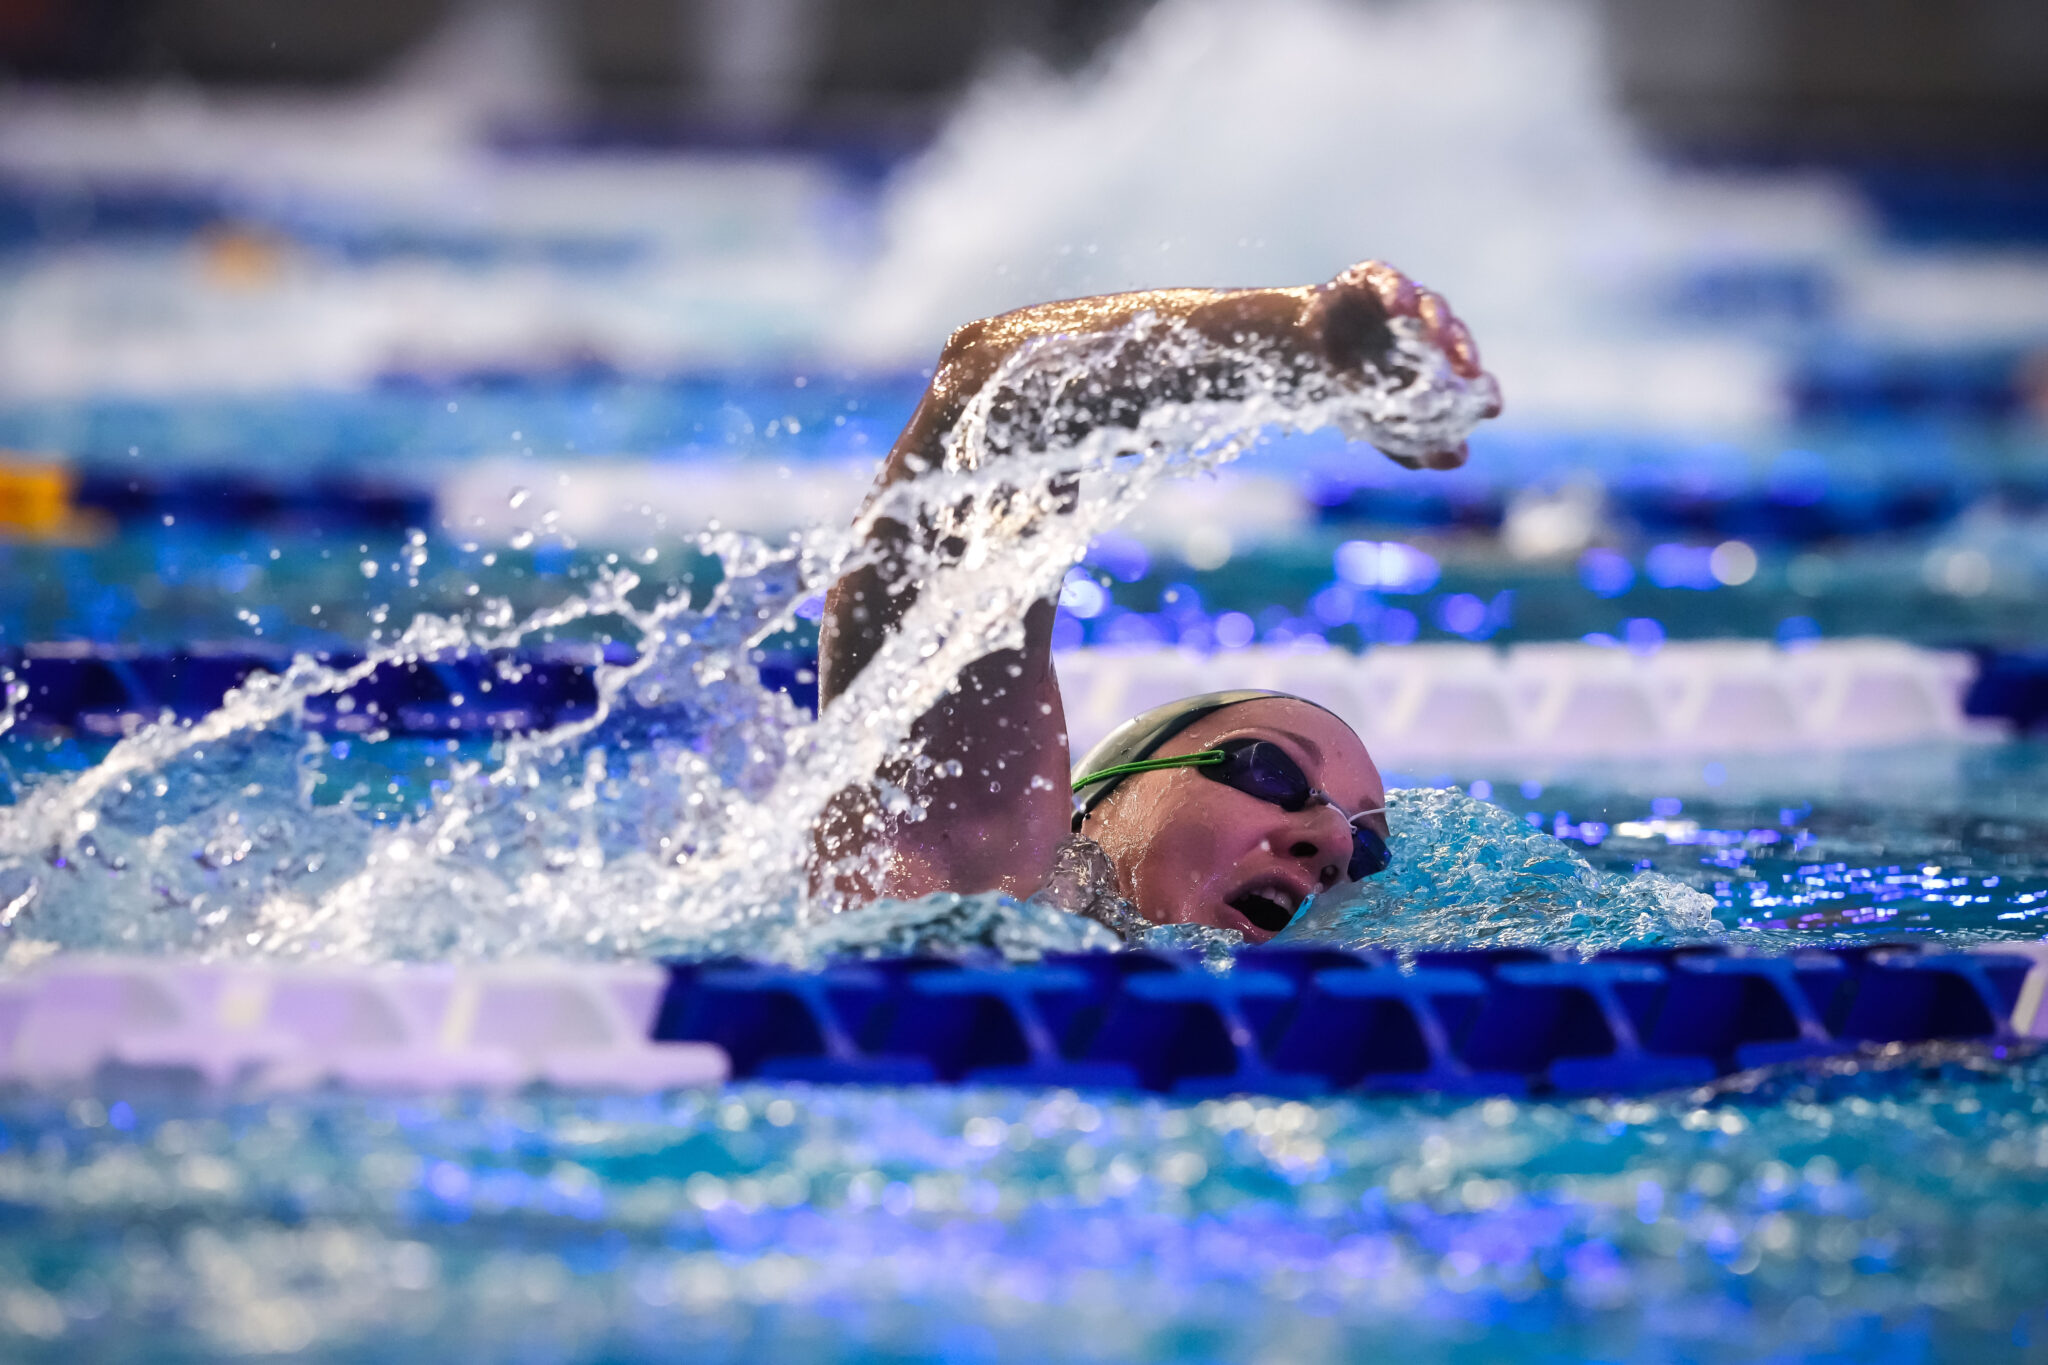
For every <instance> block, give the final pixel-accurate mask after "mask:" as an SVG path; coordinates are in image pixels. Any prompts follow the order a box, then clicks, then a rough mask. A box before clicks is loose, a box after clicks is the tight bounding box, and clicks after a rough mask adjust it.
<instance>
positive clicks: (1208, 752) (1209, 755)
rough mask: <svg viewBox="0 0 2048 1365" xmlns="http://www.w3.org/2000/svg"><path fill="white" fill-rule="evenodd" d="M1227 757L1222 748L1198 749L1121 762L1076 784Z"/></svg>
mask: <svg viewBox="0 0 2048 1365" xmlns="http://www.w3.org/2000/svg"><path fill="white" fill-rule="evenodd" d="M1226 757H1228V755H1226V754H1225V753H1224V752H1223V751H1222V750H1221V749H1198V750H1196V751H1195V752H1194V753H1191V754H1179V755H1177V756H1175V757H1173V758H1148V759H1144V760H1142V761H1140V762H1137V763H1119V764H1117V765H1116V766H1115V767H1113V768H1104V769H1103V770H1102V771H1101V772H1099V773H1090V774H1088V776H1086V777H1084V778H1082V779H1081V780H1080V781H1079V782H1076V783H1075V784H1074V785H1075V786H1076V787H1091V786H1093V785H1095V784H1096V783H1097V782H1107V781H1108V780H1109V779H1110V778H1112V777H1129V776H1130V775H1131V774H1132V773H1151V772H1158V771H1160V770H1161V769H1164V768H1208V767H1213V766H1215V765H1216V764H1218V763H1221V762H1222V761H1223V760H1224V759H1225V758H1226Z"/></svg>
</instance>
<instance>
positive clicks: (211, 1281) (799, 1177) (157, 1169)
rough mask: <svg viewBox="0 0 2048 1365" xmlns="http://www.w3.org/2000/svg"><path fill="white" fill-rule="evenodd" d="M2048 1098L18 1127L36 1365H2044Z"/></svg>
mask: <svg viewBox="0 0 2048 1365" xmlns="http://www.w3.org/2000/svg"><path fill="white" fill-rule="evenodd" d="M2042 1068H2043V1063H2042V1062H2041V1061H2040V1060H2038V1059H2037V1060H2031V1061H2025V1062H2020V1063H2011V1062H2003V1063H2002V1062H1999V1061H1998V1060H1997V1059H1995V1058H1992V1057H1988V1056H1983V1055H1979V1054H1976V1053H1972V1052H1969V1051H1956V1050H1951V1051H1948V1052H1939V1051H1927V1052H1923V1053H1917V1054H1912V1055H1909V1056H1900V1057H1896V1058H1894V1059H1892V1060H1890V1061H1886V1062H1875V1063H1864V1064H1855V1065H1852V1064H1847V1063H1835V1064H1829V1065H1827V1066H1822V1067H1816V1068H1814V1069H1812V1070H1807V1071H1798V1070H1794V1071H1789V1072H1786V1073H1784V1074H1782V1075H1779V1076H1777V1077H1775V1078H1766V1079H1762V1080H1754V1079H1753V1080H1752V1081H1751V1082H1750V1083H1749V1084H1748V1087H1747V1088H1743V1087H1736V1088H1734V1089H1731V1090H1729V1091H1727V1092H1725V1093H1718V1094H1706V1093H1702V1094H1698V1095H1690V1096H1669V1097H1663V1098H1651V1099H1642V1100H1622V1101H1609V1100H1594V1101H1581V1102H1574V1103H1568V1104H1567V1103H1546V1102H1529V1101H1517V1100H1510V1099H1505V1098H1495V1099H1488V1100H1483V1101H1455V1102H1454V1101H1449V1100H1437V1099H1419V1100H1393V1099H1376V1100H1370V1101H1367V1100H1323V1101H1318V1102H1315V1103H1300V1102H1279V1101H1273V1100H1265V1099H1235V1100H1217V1101H1209V1102H1204V1103H1200V1104H1187V1103H1177V1102H1172V1101H1167V1100H1161V1099H1156V1098H1144V1099H1130V1098H1124V1097H1118V1096H1110V1095H1076V1094H1074V1093H1072V1092H1059V1093H1052V1094H1027V1093H1019V1092H1006V1091H995V1090H941V1089H924V1090H910V1091H894V1092H892V1091H886V1090H882V1091H878V1090H871V1089H833V1088H809V1087H804V1086H782V1087H773V1088H771V1087H761V1086H746V1087H736V1088H734V1089H732V1090H729V1091H726V1092H723V1093H705V1094H687V1095H681V1096H672V1097H656V1098H639V1099H626V1098H615V1099H572V1098H566V1097H555V1098H549V1097H544V1096H533V1097H527V1098H522V1099H508V1100H498V1101H489V1102H482V1101H463V1100H454V1099H436V1100H430V1101H395V1100H381V1099H374V1098H341V1097H332V1098H327V1099H320V1098H315V1099H311V1100H295V1101H292V1102H290V1103H278V1104H271V1105H267V1106H266V1105H254V1104H252V1105H224V1106H223V1105H205V1104H193V1103H189V1102H179V1101H175V1100H169V1099H161V1098H159V1099H155V1100H151V1099H147V1098H144V1097H139V1096H137V1095H135V1094H134V1093H132V1092H130V1091H124V1092H121V1096H120V1097H119V1098H116V1097H115V1095H114V1093H113V1092H106V1093H103V1094H102V1095H99V1096H86V1097H79V1098H76V1099H73V1100H71V1101H69V1102H68V1103H67V1102H65V1101H61V1100H32V1099H27V1098H22V1097H15V1098H12V1099H9V1100H7V1101H5V1102H4V1103H0V1131H4V1133H5V1135H6V1138H7V1142H6V1146H5V1147H4V1148H0V1199H4V1200H5V1201H6V1204H7V1206H8V1208H9V1210H10V1214H9V1220H8V1223H9V1233H8V1235H7V1236H6V1237H5V1238H0V1283H4V1285H5V1286H6V1288H5V1291H4V1293H0V1342H4V1343H5V1348H6V1354H7V1356H8V1358H9V1359H13V1360H22V1361H43V1360H49V1361H56V1360H74V1359H78V1358H80V1356H81V1353H88V1354H90V1353H98V1354H103V1355H105V1356H110V1357H111V1356H122V1357H127V1356H133V1355H136V1354H139V1353H142V1354H148V1355H149V1356H150V1357H151V1358H153V1359H212V1358H217V1357H218V1356H220V1355H222V1354H258V1355H260V1354H266V1353H272V1352H295V1351H296V1352H304V1353H306V1354H307V1355H308V1356H310V1357H311V1358H315V1359H350V1360H353V1359H378V1360H392V1359H422V1360H425V1359H433V1360H502V1359H508V1358H516V1359H519V1360H530V1361H556V1360H570V1359H578V1360H588V1359H594V1358H603V1359H614V1360H637V1359H656V1358H673V1357H674V1356H675V1355H676V1354H678V1353H687V1354H688V1355H689V1357H690V1358H691V1359H713V1360H725V1359H735V1360H737V1359H764V1358H775V1359H793V1358H801V1359H817V1360H873V1359H892V1360H904V1359H919V1360H923V1359H946V1360H962V1359H967V1360H1046V1359H1082V1360H1150V1359H1186V1358H1189V1357H1190V1356H1196V1357H1199V1358H1207V1359H1226V1360H1242V1359H1285V1360H1302V1359H1356V1358H1358V1356H1359V1355H1360V1354H1362V1353H1363V1352H1366V1351H1370V1350H1381V1351H1387V1350H1391V1351H1393V1352H1394V1354H1393V1356H1391V1357H1390V1358H1397V1359H1401V1360H1404V1361H1408V1360H1421V1361H1439V1360H1440V1361H1453V1360H1468V1359H1473V1358H1475V1357H1474V1356H1473V1354H1472V1353H1473V1352H1474V1351H1475V1350H1478V1349H1479V1348H1480V1345H1481V1343H1482V1341H1483V1342H1484V1343H1485V1349H1484V1353H1483V1358H1485V1359H1488V1360H1521V1359H1527V1360H1546V1359H1559V1358H1566V1359H1585V1358H1597V1359H1629V1360H1664V1359H1673V1358H1682V1359H1688V1360H1705V1361H1719V1360H1729V1361H1734V1360H1750V1359H1755V1358H1757V1357H1758V1356H1759V1355H1766V1354H1772V1353H1783V1354H1784V1355H1787V1356H1790V1355H1800V1356H1809V1355H1825V1356H1827V1357H1828V1358H1830V1359H1843V1360H1896V1359H1902V1358H1904V1359H1926V1358H1936V1359H1971V1360H2008V1359H2009V1360H2018V1359H2030V1358H2033V1357H2032V1355H2031V1354H2030V1353H2031V1351H2032V1350H2034V1349H2035V1343H2036V1342H2037V1341H2038V1337H2037V1336H2036V1335H2035V1334H2037V1333H2039V1332H2040V1331H2041V1330H2042V1329H2043V1327H2044V1326H2048V1324H2044V1323H2043V1321H2042V1319H2041V1316H2040V1306H2041V1304H2042V1303H2043V1302H2048V1253H2044V1251H2043V1248H2044V1247H2048V1212H2044V1211H2048V1124H2044V1121H2043V1116H2042V1113H2041V1104H2040V1101H2039V1099H2038V1095H2039V1094H2040V1091H2041V1087H2042V1085H2043V1083H2044V1080H2048V1076H2044V1075H2043V1069H2042Z"/></svg>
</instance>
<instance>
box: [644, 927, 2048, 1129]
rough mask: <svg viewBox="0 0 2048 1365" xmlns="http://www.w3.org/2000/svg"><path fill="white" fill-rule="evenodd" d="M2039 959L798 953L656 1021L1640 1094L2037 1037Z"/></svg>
mask: <svg viewBox="0 0 2048 1365" xmlns="http://www.w3.org/2000/svg"><path fill="white" fill-rule="evenodd" d="M2032 967H2033V963H2032V961H2031V959H2029V958H2026V957H2021V956H2007V955H2001V954H1997V953H1993V952H1951V951H1942V950H1940V949H1938V948H1933V949H1929V948H1923V947H1921V946H1918V945H1878V946H1867V947H1856V948H1842V949H1829V950H1818V949H1814V950H1804V951H1799V952H1795V953H1792V954H1789V955H1784V956H1762V955H1753V954H1750V953H1746V952H1742V951H1739V950H1729V949H1725V948H1720V947H1698V948H1665V949H1651V950H1643V951H1635V952H1620V953H1610V954H1605V955H1601V956H1598V957H1594V958H1590V959H1585V960H1580V959H1578V958H1576V957H1572V956H1568V955H1567V954H1565V953H1562V952H1546V951H1537V950H1533V949H1495V950H1474V951H1455V952H1453V951H1443V952H1426V953H1422V954H1419V955H1418V958H1417V961H1416V962H1415V963H1414V964H1413V965H1412V966H1411V967H1410V968H1409V969H1407V970H1404V969H1402V968H1401V967H1400V966H1399V965H1397V964H1396V963H1395V961H1394V960H1393V958H1392V957H1391V955H1389V954H1386V953H1381V952H1378V951H1374V950H1359V951H1354V952H1343V951H1335V950H1328V949H1309V950H1304V949H1292V950H1289V949H1275V948H1267V949H1258V950H1253V951H1248V952H1246V953H1244V954H1242V955H1240V956H1239V958H1238V960H1237V963H1236V965H1235V967H1234V968H1233V969H1232V970H1230V971H1228V972H1225V973H1222V974H1217V973H1215V972H1211V971H1208V970H1206V969H1205V968H1203V967H1202V966H1201V964H1200V963H1199V962H1197V961H1196V960H1195V959H1193V958H1192V957H1187V956H1178V955H1173V954H1162V953H1152V952H1128V953H1086V954H1083V953H1075V954H1053V955H1050V956H1049V957H1047V959H1046V960H1045V961H1044V962H1043V963H1040V964H1036V965H1028V966H984V965H974V964H962V963H956V962H950V961H945V960H938V959H931V958H897V959H889V960H882V961H873V962H863V963H860V964H857V965H842V966H835V967H828V968H826V969H825V970H823V971H818V972H803V971H797V970H794V969H790V968H785V967H775V966H764V965H757V964H747V963H732V962H723V963H707V964H676V965H673V966H672V967H671V968H670V981H669V986H668V990H667V993H666V995H665V997H664V998H663V1001H662V1005H661V1009H660V1012H659V1014H658V1016H657V1017H656V1020H655V1024H654V1029H653V1038H654V1041H656V1042H663V1041H694V1042H708V1043H715V1044H717V1045H718V1046H720V1047H722V1048H724V1049H725V1051H726V1053H727V1054H728V1055H729V1056H730V1057H731V1059H732V1066H733V1075H734V1076H735V1077H739V1078H746V1077H759V1078H763V1079H779V1080H807V1081H819V1082H829V1083H843V1084H875V1085H902V1084H918V1083H940V1084H991V1085H1049V1086H1079V1087H1107V1088H1113V1089H1142V1090H1150V1091H1156V1092H1161V1093H1167V1094H1174V1095H1182V1096H1198V1095H1213V1094H1227V1093H1232V1092H1239V1091H1245V1092H1255V1093H1263V1094H1280V1095H1327V1094H1337V1093H1344V1092H1360V1093H1364V1092H1411V1093H1412V1092H1421V1091H1435V1092H1450V1093H1463V1094H1539V1095H1540V1094H1546V1093H1644V1092H1649V1091H1656V1090H1665V1089H1670V1088H1673V1087H1682V1086H1690V1085H1698V1084H1703V1083H1706V1082H1709V1081H1712V1080H1714V1079H1716V1078H1717V1077H1720V1076H1724V1075H1728V1074H1730V1073H1732V1072H1735V1071H1738V1070H1743V1069H1747V1068H1751V1067H1757V1066H1764V1065H1769V1064H1772V1063H1778V1062H1790V1061H1797V1060H1800V1059H1804V1058H1813V1057H1825V1056H1833V1055H1842V1054H1851V1053H1855V1052H1858V1051H1861V1050H1867V1049H1870V1048H1873V1047H1877V1046H1882V1045H1885V1044H1891V1043H1916V1042H1926V1041H1934V1040H1969V1041H1975V1042H1978V1043H1981V1044H1984V1045H1987V1046H1989V1047H1992V1048H2007V1047H2013V1046H2027V1045H2029V1044H2026V1043H2025V1042H2024V1040H2023V1039H2021V1038H2020V1037H2019V1036H2017V1035H2016V1034H2015V1032H2014V1029H2013V1026H2012V1023H2011V1018H2012V1014H2013V1010H2014V1007H2015V1005H2016V1004H2017V1003H2018V1001H2019V999H2020V994H2021V987H2022V984H2023V983H2024V981H2025V979H2026V977H2027V973H2028V972H2029V970H2031V969H2032Z"/></svg>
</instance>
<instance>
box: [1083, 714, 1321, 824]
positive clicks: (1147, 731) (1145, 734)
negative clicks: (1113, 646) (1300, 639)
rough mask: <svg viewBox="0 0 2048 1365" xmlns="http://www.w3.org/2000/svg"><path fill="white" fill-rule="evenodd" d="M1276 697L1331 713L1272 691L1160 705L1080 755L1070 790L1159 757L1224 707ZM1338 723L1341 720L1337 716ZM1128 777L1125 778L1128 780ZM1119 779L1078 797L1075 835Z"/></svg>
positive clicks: (1122, 726)
mask: <svg viewBox="0 0 2048 1365" xmlns="http://www.w3.org/2000/svg"><path fill="white" fill-rule="evenodd" d="M1268 698H1277V699H1279V700H1281V701H1298V702H1304V703H1306V704H1307V705H1310V706H1313V707H1315V708H1316V710H1318V711H1329V712H1330V714H1331V715H1333V716H1335V715H1336V714H1337V713H1336V712H1335V711H1330V708H1329V707H1327V706H1324V705H1323V704H1322V703H1321V702H1314V701H1309V699H1308V698H1307V697H1297V696H1295V695H1294V694H1293V693H1292V692H1272V691H1268V690H1267V689H1265V688H1263V687H1240V688H1236V689H1234V690H1232V691H1228V692H1204V693H1202V694H1200V695H1199V696H1193V697H1182V698H1181V699H1180V700H1179V701H1170V702H1168V703H1166V705H1164V706H1155V707H1153V708H1152V709H1151V710H1150V711H1143V712H1140V713H1139V714H1138V715H1135V716H1133V717H1131V718H1130V719H1129V720H1127V721H1125V722H1124V723H1123V724H1122V725H1119V726H1117V727H1116V729H1114V730H1111V731H1110V732H1109V734H1108V736H1107V737H1106V738H1104V739H1103V741H1102V742H1101V743H1100V744H1097V745H1096V746H1095V747H1094V748H1092V749H1090V750H1089V751H1088V752H1087V753H1086V754H1084V755H1082V758H1081V761H1080V762H1079V763H1076V764H1075V765H1074V787H1075V789H1076V790H1079V788H1080V786H1081V784H1082V783H1083V782H1085V781H1087V779H1088V774H1090V773H1099V772H1101V771H1102V770H1103V769H1105V768H1114V767H1118V766H1119V765H1121V764H1125V763H1138V762H1141V761H1143V760H1144V759H1148V758H1150V757H1152V755H1153V754H1155V753H1157V752H1159V747H1160V746H1161V745H1163V744H1165V743H1166V741H1167V740H1169V739H1172V738H1173V737H1174V736H1175V735H1177V734H1179V733H1180V732H1181V731H1183V730H1185V729H1187V728H1188V727H1189V726H1190V725H1193V724H1194V723H1195V722H1196V721H1198V720H1200V719H1201V718H1202V717H1204V716H1209V715H1214V714H1215V713H1216V712H1218V711H1221V710H1222V709H1223V708H1224V707H1226V706H1235V705H1237V704H1238V703H1239V702H1244V701H1264V700H1266V699H1268ZM1338 719H1340V720H1341V719H1343V717H1341V716H1339V717H1338ZM1130 775H1131V774H1125V776H1130ZM1123 780H1124V779H1123V778H1122V777H1112V778H1110V779H1109V780H1108V781H1106V782H1103V783H1101V784H1100V785H1098V786H1097V787H1096V788H1095V789H1094V790H1093V791H1091V792H1089V793H1088V794H1087V795H1086V796H1084V797H1082V798H1081V807H1080V809H1079V810H1076V811H1075V812H1074V828H1075V829H1076V830H1077V831H1078V830H1079V829H1080V828H1081V822H1082V821H1083V820H1085V819H1087V818H1088V817H1089V815H1091V814H1092V813H1094V810H1095V808H1096V807H1097V806H1099V805H1101V804H1102V803H1103V801H1104V799H1106V798H1107V797H1108V796H1109V794H1110V793H1111V792H1113V791H1115V790H1116V789H1117V787H1118V786H1119V785H1120V784H1121V783H1122V782H1123Z"/></svg>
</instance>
